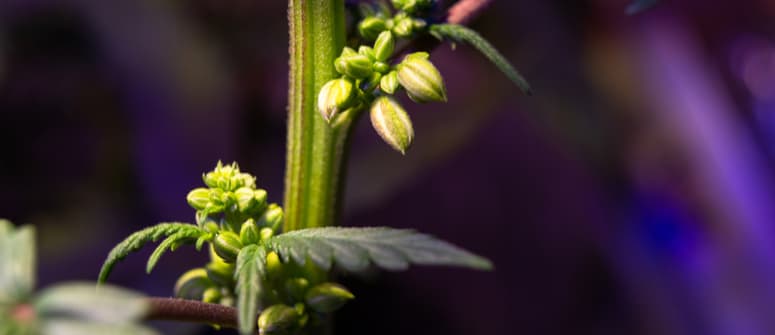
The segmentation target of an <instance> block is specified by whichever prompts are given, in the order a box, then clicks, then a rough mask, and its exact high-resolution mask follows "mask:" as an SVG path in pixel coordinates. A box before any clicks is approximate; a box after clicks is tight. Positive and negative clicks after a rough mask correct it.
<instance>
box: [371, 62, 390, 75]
mask: <svg viewBox="0 0 775 335" xmlns="http://www.w3.org/2000/svg"><path fill="white" fill-rule="evenodd" d="M371 68H372V69H374V72H378V73H381V74H385V73H387V72H388V71H390V64H388V63H385V62H374V65H372V67H371Z"/></svg>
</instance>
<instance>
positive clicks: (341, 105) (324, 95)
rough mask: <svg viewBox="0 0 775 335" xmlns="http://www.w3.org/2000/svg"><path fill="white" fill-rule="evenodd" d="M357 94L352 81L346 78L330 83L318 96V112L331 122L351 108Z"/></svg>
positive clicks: (325, 85) (326, 84)
mask: <svg viewBox="0 0 775 335" xmlns="http://www.w3.org/2000/svg"><path fill="white" fill-rule="evenodd" d="M356 96H357V92H356V91H355V89H354V88H353V83H352V81H350V80H348V79H344V78H339V79H333V80H330V81H328V82H327V83H325V84H324V85H323V87H322V88H321V89H320V93H319V94H318V112H320V115H322V116H323V119H325V120H326V121H330V120H331V119H332V118H333V117H334V116H336V115H337V114H339V113H340V112H341V111H344V110H345V109H347V108H349V107H350V106H351V105H352V104H353V103H354V102H355V100H356V99H355V98H356Z"/></svg>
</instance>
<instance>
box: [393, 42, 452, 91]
mask: <svg viewBox="0 0 775 335" xmlns="http://www.w3.org/2000/svg"><path fill="white" fill-rule="evenodd" d="M397 68H398V82H399V83H401V86H403V87H404V89H406V93H407V94H408V95H409V98H410V99H412V101H414V102H418V103H425V102H432V101H447V90H446V88H445V87H444V80H443V79H442V78H441V74H440V73H439V70H437V69H436V67H435V66H433V64H432V63H431V62H430V61H429V60H428V54H427V53H425V52H417V53H413V54H410V55H408V56H406V57H405V58H404V60H403V61H402V62H401V64H398V67H397Z"/></svg>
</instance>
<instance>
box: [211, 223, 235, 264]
mask: <svg viewBox="0 0 775 335" xmlns="http://www.w3.org/2000/svg"><path fill="white" fill-rule="evenodd" d="M213 248H214V249H215V253H216V254H218V256H220V257H221V258H223V260H224V261H226V262H229V263H234V261H236V260H237V255H239V251H240V249H242V241H240V237H239V235H237V234H235V233H233V232H230V231H221V232H220V233H218V236H216V237H215V239H214V240H213Z"/></svg>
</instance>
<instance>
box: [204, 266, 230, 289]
mask: <svg viewBox="0 0 775 335" xmlns="http://www.w3.org/2000/svg"><path fill="white" fill-rule="evenodd" d="M205 270H206V271H207V278H210V280H212V281H213V283H215V284H216V285H218V286H225V287H231V285H234V270H235V266H234V264H228V263H223V262H210V263H207V266H205Z"/></svg>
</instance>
